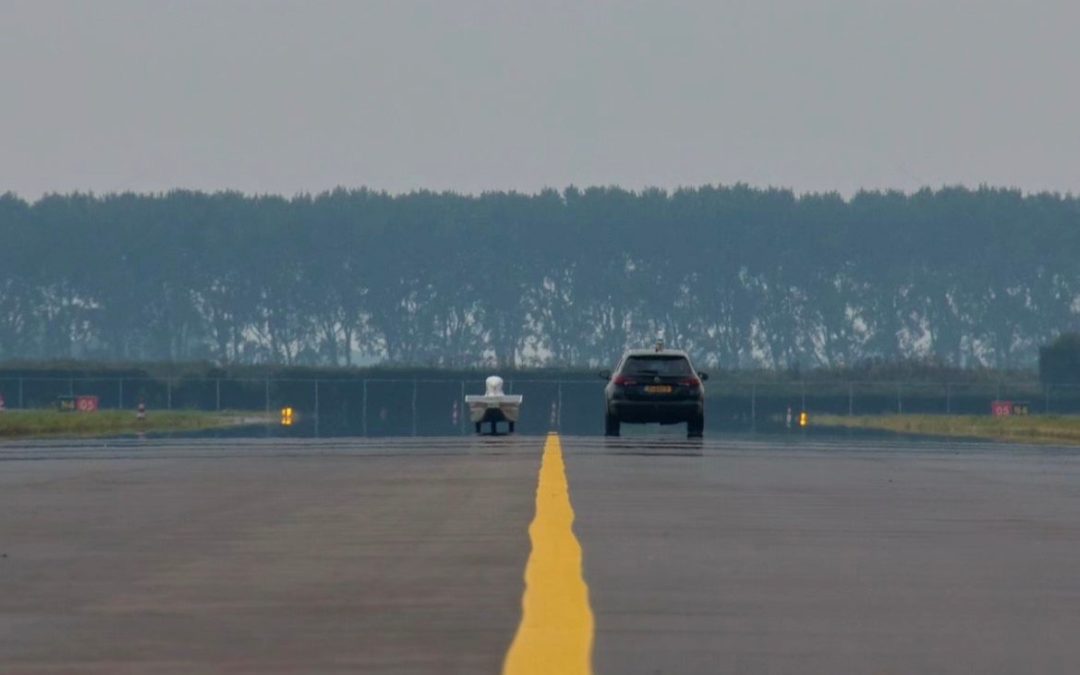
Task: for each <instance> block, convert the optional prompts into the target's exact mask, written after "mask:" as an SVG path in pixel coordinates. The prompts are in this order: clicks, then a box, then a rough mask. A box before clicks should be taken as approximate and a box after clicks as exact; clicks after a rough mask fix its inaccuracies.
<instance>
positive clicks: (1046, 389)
mask: <svg viewBox="0 0 1080 675" xmlns="http://www.w3.org/2000/svg"><path fill="white" fill-rule="evenodd" d="M1051 386H1053V385H1051V384H1050V383H1049V382H1048V383H1046V384H1045V385H1043V395H1044V396H1045V397H1046V403H1045V404H1044V406H1043V414H1044V415H1049V414H1050V387H1051ZM19 391H22V390H21V389H20V390H19ZM19 407H20V408H21V407H22V404H21V403H20V404H19Z"/></svg>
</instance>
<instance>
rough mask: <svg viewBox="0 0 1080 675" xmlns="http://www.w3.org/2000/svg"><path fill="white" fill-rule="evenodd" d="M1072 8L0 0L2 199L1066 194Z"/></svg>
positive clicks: (800, 2) (1072, 91)
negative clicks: (756, 190)
mask: <svg viewBox="0 0 1080 675" xmlns="http://www.w3.org/2000/svg"><path fill="white" fill-rule="evenodd" d="M1078 29H1080V3H1078V2H1076V1H1075V0H1072V1H1070V2H1065V1H1062V2H1057V1H1055V2H1049V1H1045V2H1040V1H1038V0H1034V1H1031V2H1021V1H1019V0H1017V1H1015V2H1003V1H989V0H987V1H982V2H974V1H971V2H959V1H956V0H935V1H927V2H913V1H910V0H903V1H901V0H894V1H891V2H884V1H874V0H850V1H846V0H819V1H816V2H815V1H812V0H790V1H786V2H765V1H761V0H746V1H737V0H732V1H729V2H720V1H717V0H711V1H702V2H585V1H584V0H577V1H571V2H543V1H538V0H537V1H529V2H509V1H508V0H503V1H491V2H479V1H475V0H439V1H436V2H408V1H404V0H394V1H388V2H360V1H356V2H292V3H290V2H269V1H261V2H224V1H222V0H213V1H212V2H192V1H184V2H166V1H163V0H145V1H143V2H122V1H118V0H92V1H90V0H87V1H85V2H55V1H43V0H32V1H27V2H21V1H19V2H15V1H11V0H0V192H3V191H6V190H13V191H15V192H17V193H19V194H21V195H23V196H25V197H28V198H37V197H38V196H40V195H41V194H42V193H44V192H51V191H61V192H66V191H71V190H76V189H78V190H94V191H96V192H107V191H117V190H137V191H149V190H155V191H156V190H165V189H169V188H174V187H186V188H200V189H207V190H215V189H223V188H232V189H239V190H243V191H245V192H276V193H284V194H286V195H291V194H294V193H297V192H301V191H309V192H313V191H320V190H323V189H327V188H332V187H334V186H337V185H344V186H350V187H352V186H361V185H367V186H370V187H374V188H380V189H387V190H390V191H393V192H399V191H406V190H410V189H413V188H421V187H423V188H432V189H453V190H459V191H469V192H478V191H482V190H486V189H510V188H512V189H518V190H526V191H534V190H537V189H540V188H543V187H545V186H552V187H558V188H561V187H565V186H566V185H569V184H576V185H579V186H581V185H594V184H605V185H606V184H619V185H623V186H626V187H632V188H639V187H644V186H661V187H677V186H680V185H697V184H701V183H733V182H739V181H741V182H747V183H750V184H753V185H762V186H764V185H776V186H785V187H792V188H795V189H796V190H798V191H806V190H839V191H841V192H843V193H845V194H850V193H851V192H852V191H854V190H857V189H858V188H860V187H895V188H902V189H905V190H911V189H914V188H917V187H919V186H923V185H931V186H935V187H936V186H940V185H942V184H955V183H964V184H968V185H977V184H979V183H989V184H993V185H1008V186H1018V187H1021V188H1024V189H1025V190H1043V189H1049V190H1058V191H1063V192H1064V191H1072V192H1080V34H1078Z"/></svg>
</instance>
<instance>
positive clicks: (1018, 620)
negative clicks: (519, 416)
mask: <svg viewBox="0 0 1080 675" xmlns="http://www.w3.org/2000/svg"><path fill="white" fill-rule="evenodd" d="M553 439H554V440H553ZM555 448H557V450H558V452H557V453H556V452H555ZM542 466H543V467H544V468H543V469H542V468H541V467H542ZM560 477H561V478H560ZM564 498H565V503H564V502H563V501H562V500H563V499H564ZM0 514H2V515H0V672H4V673H70V672H76V673H117V672H129V673H192V672H198V673H297V672H304V673H346V672H348V673H354V672H355V673H485V672H490V673H499V672H504V668H505V669H506V670H505V672H508V673H510V675H515V674H516V673H520V672H526V671H525V670H522V668H527V667H529V664H530V663H531V664H532V667H533V670H532V672H554V671H552V670H547V671H545V670H544V663H539V662H538V661H537V659H538V658H539V659H544V658H547V657H546V656H543V655H542V656H540V657H536V656H529V657H528V658H524V659H516V660H515V659H514V658H509V657H508V655H509V654H510V653H511V649H512V645H517V644H518V643H519V642H520V641H521V640H522V639H523V638H522V634H523V633H526V637H530V636H531V638H532V639H534V640H539V641H540V642H538V643H537V644H540V645H542V648H541V649H540V651H539V652H535V653H540V654H547V655H551V654H553V653H555V652H561V651H564V650H575V649H585V650H586V651H585V652H584V653H585V654H586V658H585V659H584V660H583V662H582V664H583V665H582V668H583V671H582V672H595V673H611V674H620V673H642V674H646V673H647V674H650V675H651V674H654V673H830V674H835V673H849V672H850V673H919V672H924V673H1018V672H1026V673H1071V672H1080V643H1078V641H1077V640H1076V639H1075V637H1074V636H1075V635H1077V634H1080V567H1078V564H1080V563H1078V561H1080V453H1078V452H1077V451H1076V450H1075V449H1066V448H1052V447H1025V446H1015V445H1000V444H991V443H965V442H950V441H942V442H936V441H934V442H909V441H904V440H882V439H855V438H843V437H841V438H820V437H810V438H806V437H801V436H798V435H793V436H790V437H788V436H777V437H772V436H744V437H724V436H713V437H710V438H707V439H705V440H704V441H701V442H692V441H687V440H685V439H681V438H679V437H677V436H662V435H661V436H637V437H627V438H623V439H604V438H596V437H563V438H559V437H557V436H550V437H543V436H531V437H529V436H514V437H498V438H477V437H453V438H396V439H326V440H304V439H229V440H216V439H209V440H201V441H196V440H147V441H136V440H131V441H52V442H43V443H25V444H12V443H7V444H0ZM575 542H576V545H577V546H578V549H577V551H578V555H577V557H575V556H574V546H575ZM530 570H531V571H530ZM526 578H528V579H529V585H528V587H526ZM575 579H579V580H580V585H578V584H577V583H576V582H575ZM530 593H531V595H530ZM552 602H555V603H556V605H555V607H556V609H558V610H559V611H561V612H563V613H561V614H554V613H552V612H553V611H554V610H551V609H550V607H551V606H550V605H549V604H548V603H552ZM530 608H531V609H530ZM523 614H524V615H525V616H527V617H528V616H531V617H532V618H531V619H527V620H526V619H523ZM552 616H559V617H563V618H561V619H560V620H558V621H555V620H552V619H551V618H550V617H552ZM586 619H587V620H586ZM523 663H524V664H525V665H522V664H523ZM567 667H570V666H567ZM559 672H560V673H563V672H567V671H566V670H560V671H559Z"/></svg>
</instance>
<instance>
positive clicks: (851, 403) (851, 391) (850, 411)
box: [847, 382, 855, 417]
mask: <svg viewBox="0 0 1080 675" xmlns="http://www.w3.org/2000/svg"><path fill="white" fill-rule="evenodd" d="M854 414H855V385H853V384H852V383H850V382H848V383H847V416H848V417H851V416H852V415H854Z"/></svg>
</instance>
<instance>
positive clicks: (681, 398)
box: [600, 348, 709, 437]
mask: <svg viewBox="0 0 1080 675" xmlns="http://www.w3.org/2000/svg"><path fill="white" fill-rule="evenodd" d="M600 376H601V377H605V378H610V379H609V381H608V384H607V387H605V388H604V398H605V399H606V403H607V411H606V415H605V417H604V434H605V435H607V436H618V435H619V425H620V424H621V423H623V422H628V423H636V424H647V423H649V422H658V423H660V424H679V423H681V422H686V435H687V436H690V437H697V436H701V435H702V433H703V432H704V431H705V412H704V408H703V401H704V398H705V389H704V387H703V386H702V384H701V382H702V380H707V379H709V376H708V374H707V373H698V372H696V371H695V370H694V366H692V365H691V364H690V357H688V356H687V355H686V352H681V351H678V350H674V349H663V348H657V349H636V350H633V351H629V352H627V353H626V354H624V355H623V357H622V360H621V361H619V366H618V367H617V368H616V369H615V373H614V374H612V373H608V372H603V373H600Z"/></svg>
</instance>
